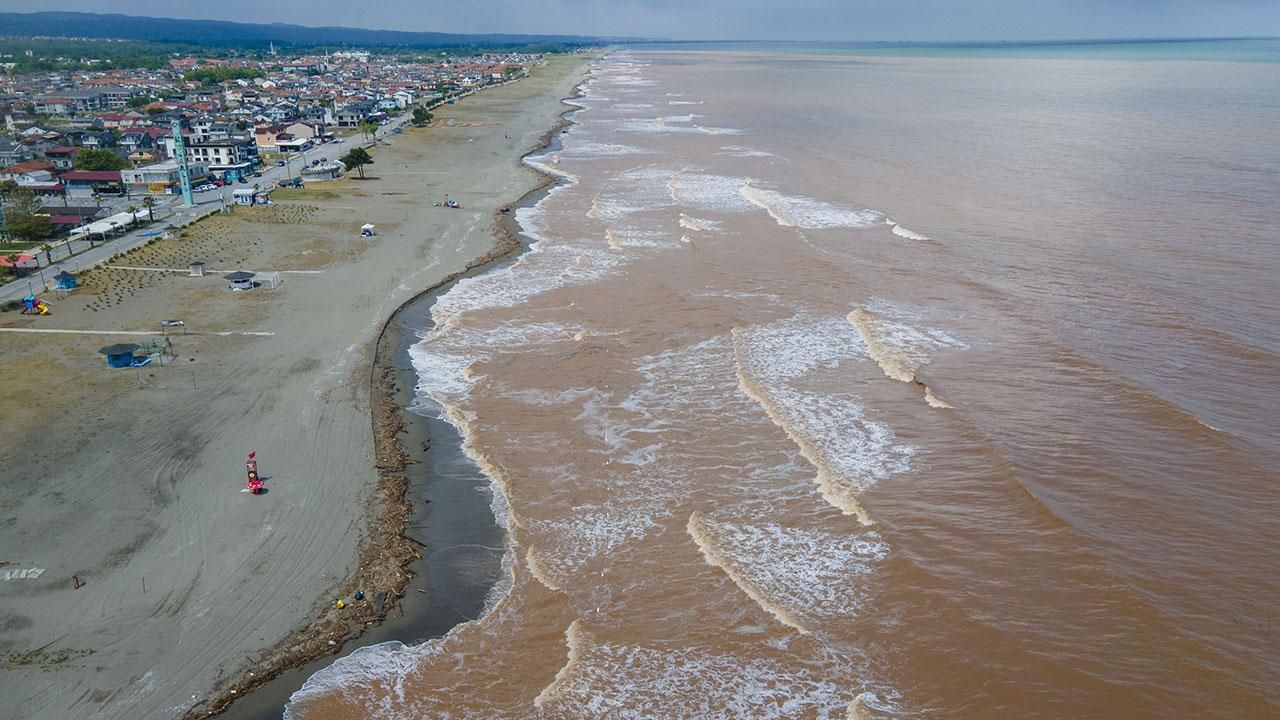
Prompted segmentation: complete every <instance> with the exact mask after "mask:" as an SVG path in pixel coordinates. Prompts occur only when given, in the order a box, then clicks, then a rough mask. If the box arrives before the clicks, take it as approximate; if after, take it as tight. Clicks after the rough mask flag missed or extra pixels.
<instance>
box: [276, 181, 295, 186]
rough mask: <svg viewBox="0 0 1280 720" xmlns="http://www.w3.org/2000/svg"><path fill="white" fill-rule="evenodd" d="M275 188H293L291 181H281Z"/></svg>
mask: <svg viewBox="0 0 1280 720" xmlns="http://www.w3.org/2000/svg"><path fill="white" fill-rule="evenodd" d="M276 187H278V188H287V187H293V181H292V180H281V181H280V182H278V183H276Z"/></svg>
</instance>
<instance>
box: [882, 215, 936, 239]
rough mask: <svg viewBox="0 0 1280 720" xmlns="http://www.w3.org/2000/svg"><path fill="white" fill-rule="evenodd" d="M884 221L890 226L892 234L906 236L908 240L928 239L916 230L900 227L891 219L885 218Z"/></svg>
mask: <svg viewBox="0 0 1280 720" xmlns="http://www.w3.org/2000/svg"><path fill="white" fill-rule="evenodd" d="M884 222H885V224H886V225H888V226H889V227H890V228H892V230H893V234H894V235H897V236H898V237H900V238H906V239H908V240H928V239H929V238H928V237H926V236H924V235H921V234H920V233H918V232H913V231H911V230H908V229H906V228H904V227H902V226H901V225H899V224H898V223H897V222H895V221H893V220H885V221H884Z"/></svg>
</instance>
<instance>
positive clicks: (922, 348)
mask: <svg viewBox="0 0 1280 720" xmlns="http://www.w3.org/2000/svg"><path fill="white" fill-rule="evenodd" d="M878 307H879V308H880V310H881V313H880V314H877V313H876V312H873V311H872V310H870V309H868V308H866V307H860V308H857V309H855V310H854V311H853V312H851V313H849V316H848V319H849V323H850V324H852V325H853V327H854V328H856V329H857V331H858V334H859V335H861V336H862V339H863V341H865V342H866V344H867V352H868V353H869V354H870V356H871V359H873V360H875V361H876V364H878V365H879V366H880V369H881V370H883V371H884V374H885V375H886V376H888V377H890V378H893V379H894V380H900V381H902V382H917V379H916V374H917V373H918V372H919V370H920V368H921V367H923V366H925V365H927V364H928V363H929V359H930V358H931V357H932V356H933V354H934V353H936V352H938V351H940V350H947V349H953V350H963V349H967V347H968V346H967V345H965V344H964V343H963V342H961V341H960V340H958V339H956V338H955V337H954V336H953V335H951V334H950V333H948V332H945V331H943V330H938V329H936V328H931V327H916V326H915V325H911V324H908V323H906V322H903V321H902V320H900V319H895V318H893V317H891V316H888V315H887V314H886V313H887V312H890V311H891V310H890V309H889V308H888V307H887V306H886V305H884V304H883V303H882V304H880V305H879V306H878ZM934 398H935V400H937V398H936V396H934Z"/></svg>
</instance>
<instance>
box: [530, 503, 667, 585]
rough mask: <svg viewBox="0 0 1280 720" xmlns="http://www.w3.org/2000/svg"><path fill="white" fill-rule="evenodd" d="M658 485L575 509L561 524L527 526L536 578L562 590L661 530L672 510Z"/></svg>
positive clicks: (545, 523)
mask: <svg viewBox="0 0 1280 720" xmlns="http://www.w3.org/2000/svg"><path fill="white" fill-rule="evenodd" d="M657 480H658V482H656V483H655V484H653V485H650V486H648V488H647V489H637V491H632V492H627V491H626V488H623V492H621V493H620V496H619V497H614V498H612V499H610V500H609V501H608V502H605V503H600V504H583V505H575V506H573V508H572V509H571V510H570V512H569V513H568V514H567V515H566V516H564V517H562V518H558V519H555V520H539V521H534V520H526V522H525V525H526V528H527V530H528V531H529V533H530V537H531V542H530V554H531V556H532V557H533V558H534V560H535V562H537V563H538V566H539V569H540V574H541V575H543V576H544V577H545V578H546V579H548V580H549V581H550V583H551V584H552V586H554V587H564V586H565V584H566V583H568V582H569V581H570V580H571V579H572V578H574V577H576V576H579V575H580V574H581V573H583V572H587V571H596V570H597V567H598V565H599V563H600V562H602V561H605V560H608V559H610V558H611V556H613V555H614V554H615V553H617V552H619V551H621V550H622V549H623V548H625V547H627V546H628V545H629V544H631V543H633V542H635V541H638V540H641V539H643V538H644V537H645V536H646V535H648V534H649V533H650V532H652V531H653V530H654V529H656V528H658V527H660V525H659V520H661V519H664V518H666V517H668V516H670V515H671V512H672V508H671V507H670V506H669V504H668V503H666V502H664V498H663V497H662V496H663V492H662V483H661V481H660V479H657ZM601 481H602V482H606V481H607V480H605V479H602V480H601ZM617 481H618V482H620V483H626V482H628V480H627V479H626V478H617ZM632 482H633V481H632Z"/></svg>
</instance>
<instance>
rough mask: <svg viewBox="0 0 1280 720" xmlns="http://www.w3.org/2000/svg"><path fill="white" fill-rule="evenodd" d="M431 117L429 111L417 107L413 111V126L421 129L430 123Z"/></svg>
mask: <svg viewBox="0 0 1280 720" xmlns="http://www.w3.org/2000/svg"><path fill="white" fill-rule="evenodd" d="M432 118H433V116H432V114H431V111H430V110H428V109H426V108H424V107H422V106H421V105H418V106H417V107H415V108H414V109H413V126H414V127H423V126H425V125H427V124H428V123H430V122H431V120H432Z"/></svg>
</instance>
